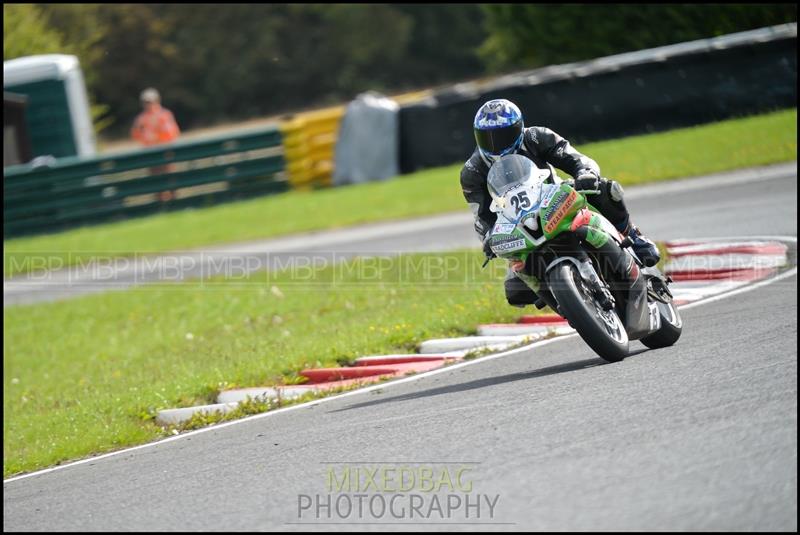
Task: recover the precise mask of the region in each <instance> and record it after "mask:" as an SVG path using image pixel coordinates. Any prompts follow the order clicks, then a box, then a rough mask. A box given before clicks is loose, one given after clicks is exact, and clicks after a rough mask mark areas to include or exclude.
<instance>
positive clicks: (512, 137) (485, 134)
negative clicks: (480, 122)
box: [475, 121, 522, 155]
mask: <svg viewBox="0 0 800 535" xmlns="http://www.w3.org/2000/svg"><path fill="white" fill-rule="evenodd" d="M521 134H522V121H517V122H516V123H514V124H512V125H510V126H503V127H501V128H490V129H488V130H482V129H475V141H476V142H477V143H478V146H479V147H480V148H481V149H483V150H484V151H486V152H488V153H489V154H493V155H498V154H500V153H502V152H503V151H504V150H506V149H508V148H509V147H511V146H512V145H514V144H515V143H516V142H517V140H518V139H519V136H520V135H521Z"/></svg>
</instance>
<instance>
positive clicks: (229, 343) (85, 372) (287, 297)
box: [3, 252, 520, 477]
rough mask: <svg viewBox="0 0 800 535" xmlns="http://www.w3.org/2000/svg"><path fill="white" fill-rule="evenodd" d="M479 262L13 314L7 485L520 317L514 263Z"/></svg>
mask: <svg viewBox="0 0 800 535" xmlns="http://www.w3.org/2000/svg"><path fill="white" fill-rule="evenodd" d="M482 260H483V258H482V254H481V253H480V252H457V253H447V254H445V255H403V256H398V257H395V258H373V259H370V258H362V259H356V260H353V261H350V262H346V263H342V264H337V265H335V266H327V267H324V268H323V269H319V270H317V271H313V272H311V271H309V270H307V269H302V270H287V271H285V272H280V273H275V272H272V273H267V272H261V273H258V274H255V275H252V276H250V277H246V278H242V279H240V280H230V279H229V280H222V279H213V280H206V281H198V282H189V283H183V284H175V285H170V284H154V285H150V286H144V287H140V288H136V289H132V290H129V291H125V292H109V293H105V294H99V295H92V296H86V297H82V298H79V299H75V300H71V301H66V302H57V303H48V304H38V305H32V306H18V307H13V308H11V309H8V310H6V311H5V313H4V318H3V322H4V324H3V330H4V335H5V336H4V338H3V368H4V374H3V383H4V392H3V407H4V421H3V426H4V434H3V470H4V475H5V476H6V477H7V476H9V475H12V474H15V473H19V472H23V471H31V470H35V469H38V468H43V467H46V466H51V465H54V464H57V463H59V462H62V461H66V460H71V459H77V458H81V457H85V456H87V455H90V454H97V453H103V452H108V451H112V450H115V449H119V448H122V447H125V446H131V445H135V444H141V443H144V442H149V441H152V440H154V439H157V438H160V437H163V436H165V435H166V434H167V433H168V432H169V430H165V429H163V428H161V427H158V426H156V425H155V424H154V423H153V422H152V420H153V418H154V416H155V414H156V413H157V411H158V410H159V409H162V408H172V407H181V406H192V405H197V404H206V403H212V402H214V400H215V397H216V394H217V393H218V392H219V391H220V390H222V389H228V388H233V387H237V386H239V387H250V386H258V385H268V384H280V383H296V382H298V375H297V372H298V371H299V370H301V369H302V368H305V367H327V366H335V365H337V364H340V363H342V362H347V361H352V360H353V359H354V358H356V357H358V356H363V355H368V354H381V353H383V354H386V353H395V352H406V351H413V349H414V347H415V346H416V344H417V343H419V342H420V341H422V340H424V339H427V338H434V337H436V338H438V337H444V336H460V335H466V334H474V332H475V327H476V325H477V324H479V323H489V322H497V321H500V322H502V321H513V320H515V319H516V318H517V317H518V316H519V314H520V311H519V310H518V309H516V308H512V307H509V306H508V305H507V304H506V303H505V298H504V295H503V286H502V280H503V276H504V275H505V264H504V263H503V262H500V261H495V262H492V263H490V264H489V266H488V267H487V268H486V269H485V270H482V269H480V265H481V264H482ZM249 408H253V407H250V406H245V407H243V409H242V410H243V411H245V412H246V409H248V410H249ZM255 408H256V409H258V407H255ZM195 424H198V425H200V424H203V422H195Z"/></svg>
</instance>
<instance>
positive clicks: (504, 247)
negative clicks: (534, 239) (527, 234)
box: [492, 240, 525, 253]
mask: <svg viewBox="0 0 800 535" xmlns="http://www.w3.org/2000/svg"><path fill="white" fill-rule="evenodd" d="M524 248H525V240H512V241H504V242H500V243H497V244H495V243H493V244H492V251H494V252H495V253H502V252H508V251H516V250H519V249H524Z"/></svg>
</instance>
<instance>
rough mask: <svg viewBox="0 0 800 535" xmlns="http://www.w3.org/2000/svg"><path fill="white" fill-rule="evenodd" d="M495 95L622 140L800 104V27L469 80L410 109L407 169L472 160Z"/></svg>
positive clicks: (526, 110)
mask: <svg viewBox="0 0 800 535" xmlns="http://www.w3.org/2000/svg"><path fill="white" fill-rule="evenodd" d="M493 98H507V99H509V100H512V101H513V102H515V103H516V104H517V105H519V106H520V108H521V109H522V112H523V114H524V116H525V119H526V126H533V125H542V126H547V127H549V128H552V129H553V130H555V131H556V132H558V133H559V134H561V135H563V136H565V137H566V138H567V139H569V140H570V141H572V142H574V143H575V142H580V143H583V142H587V141H596V140H601V139H613V138H618V137H623V136H628V135H635V134H642V133H648V132H656V131H663V130H668V129H671V128H678V127H685V126H693V125H697V124H703V123H707V122H711V121H718V120H722V119H727V118H731V117H735V116H740V115H746V114H753V113H759V112H764V111H771V110H774V109H780V108H787V107H792V106H796V105H797V24H796V23H793V24H785V25H780V26H774V27H770V28H763V29H760V30H753V31H749V32H741V33H736V34H731V35H725V36H721V37H716V38H713V39H702V40H699V41H692V42H687V43H680V44H676V45H669V46H663V47H658V48H653V49H649V50H641V51H638V52H630V53H625V54H618V55H614V56H609V57H604V58H598V59H595V60H591V61H584V62H579V63H571V64H566V65H556V66H551V67H545V68H542V69H537V70H533V71H528V72H522V73H516V74H513V75H509V76H505V77H502V78H500V79H498V80H495V81H493V82H491V83H488V84H478V83H465V84H459V85H456V86H454V87H451V88H448V89H446V90H443V91H439V92H437V93H435V94H434V95H433V96H431V97H430V98H428V99H426V100H423V101H421V102H418V103H416V104H412V105H407V106H403V107H401V109H400V169H401V172H403V173H409V172H412V171H415V170H418V169H424V168H427V167H435V166H440V165H447V164H453V163H456V162H463V161H465V160H466V159H467V158H468V157H469V155H470V154H471V153H472V151H473V150H474V148H475V140H474V139H473V136H472V128H471V127H472V120H473V118H474V116H475V112H476V111H477V109H478V107H479V106H480V105H481V104H482V103H483V102H485V101H487V100H490V99H493Z"/></svg>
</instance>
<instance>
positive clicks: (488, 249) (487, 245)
mask: <svg viewBox="0 0 800 535" xmlns="http://www.w3.org/2000/svg"><path fill="white" fill-rule="evenodd" d="M489 234H491V233H487V234H486V236H485V237H484V239H483V254H485V255H486V258H496V257H497V255H496V254H494V251H492V248H491V245H490V242H491V240H490V239H489Z"/></svg>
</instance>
